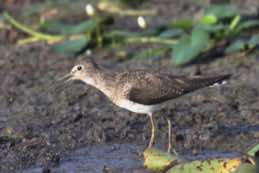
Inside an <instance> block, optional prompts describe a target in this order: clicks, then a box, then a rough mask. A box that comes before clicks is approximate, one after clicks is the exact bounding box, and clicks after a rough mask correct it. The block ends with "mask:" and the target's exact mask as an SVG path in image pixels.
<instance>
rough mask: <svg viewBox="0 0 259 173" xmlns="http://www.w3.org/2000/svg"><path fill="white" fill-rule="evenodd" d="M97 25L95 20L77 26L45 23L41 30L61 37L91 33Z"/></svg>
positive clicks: (56, 22) (53, 22)
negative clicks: (61, 35) (58, 34)
mask: <svg viewBox="0 0 259 173" xmlns="http://www.w3.org/2000/svg"><path fill="white" fill-rule="evenodd" d="M97 25H98V22H97V21H96V20H87V21H84V22H81V23H79V24H66V23H63V22H60V21H50V22H48V21H46V22H44V23H43V25H42V26H41V29H44V30H46V31H47V32H52V33H60V34H63V35H73V34H79V33H85V32H92V31H93V30H94V29H95V28H96V27H97Z"/></svg>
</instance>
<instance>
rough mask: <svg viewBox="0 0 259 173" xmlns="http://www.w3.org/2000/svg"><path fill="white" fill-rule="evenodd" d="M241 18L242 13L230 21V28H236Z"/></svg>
mask: <svg viewBox="0 0 259 173" xmlns="http://www.w3.org/2000/svg"><path fill="white" fill-rule="evenodd" d="M240 19H241V16H240V15H237V16H235V17H234V18H233V19H232V21H231V22H230V25H229V29H230V30H234V29H235V28H236V27H237V25H238V23H239V22H240Z"/></svg>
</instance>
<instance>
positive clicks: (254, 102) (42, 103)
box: [0, 45, 259, 172]
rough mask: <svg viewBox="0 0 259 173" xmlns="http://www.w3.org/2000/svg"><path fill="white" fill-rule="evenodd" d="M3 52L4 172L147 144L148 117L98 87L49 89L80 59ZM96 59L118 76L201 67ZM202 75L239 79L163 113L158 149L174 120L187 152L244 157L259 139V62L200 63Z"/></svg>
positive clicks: (22, 50) (177, 143)
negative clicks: (75, 153) (105, 148)
mask: <svg viewBox="0 0 259 173" xmlns="http://www.w3.org/2000/svg"><path fill="white" fill-rule="evenodd" d="M0 51H1V52H3V53H2V55H1V61H0V78H1V85H0V86H1V88H0V89H1V94H0V97H1V103H0V129H1V134H0V163H1V164H0V165H1V166H0V171H1V172H10V171H14V170H22V169H25V168H28V167H30V166H32V165H39V166H42V167H48V168H52V167H57V166H59V165H60V160H62V158H64V157H65V156H66V154H68V153H70V151H72V150H74V149H77V148H82V147H86V146H91V145H93V144H94V145H96V144H104V143H110V144H112V143H131V144H135V145H141V146H143V145H146V144H147V142H148V139H149V134H150V125H149V119H148V117H146V116H142V115H136V114H134V113H130V112H128V111H126V110H122V109H120V108H118V107H116V106H114V105H113V104H112V103H110V102H109V101H108V99H107V98H106V97H105V96H103V95H102V94H101V93H100V92H98V91H97V90H96V89H94V88H91V87H86V86H84V85H82V84H81V83H73V84H69V85H68V86H66V87H63V88H62V89H58V90H56V91H53V90H50V89H49V88H50V87H51V86H52V84H53V82H55V81H56V79H57V78H58V77H60V76H62V75H64V74H66V73H67V72H68V71H69V70H70V68H71V66H73V64H74V63H75V61H76V60H77V59H75V58H68V57H61V56H57V55H55V54H52V53H51V52H50V51H49V50H48V48H46V47H45V46H43V45H34V46H26V47H19V48H18V47H8V46H0ZM94 55H95V58H96V60H97V61H98V62H100V63H101V64H102V65H104V66H106V67H109V68H113V69H118V70H122V69H129V68H130V69H137V68H148V69H151V70H154V71H171V72H172V73H174V74H187V75H191V74H193V73H194V72H195V70H196V68H195V66H190V67H185V68H176V67H174V66H172V65H171V64H170V63H169V61H170V60H169V59H167V58H164V59H163V60H161V61H160V60H157V59H155V60H151V59H150V60H146V61H137V60H131V61H127V62H124V63H117V64H116V63H115V64H111V63H110V62H109V60H106V61H104V58H105V57H106V56H104V55H103V53H100V52H99V53H98V52H94ZM201 70H202V72H203V74H204V75H206V74H222V73H231V74H233V76H232V78H231V80H230V81H229V82H228V83H227V84H226V85H223V86H220V87H213V88H205V89H202V90H199V91H197V92H195V93H192V94H189V95H186V96H183V97H181V98H179V99H176V100H174V101H172V102H170V103H168V105H167V107H166V108H165V109H163V110H162V111H161V112H158V113H157V114H156V115H155V118H156V120H157V122H158V128H159V138H158V139H157V140H159V142H158V143H159V146H158V147H160V148H165V147H166V144H167V125H166V120H165V116H168V117H170V118H171V120H172V124H173V128H172V132H173V136H172V142H173V146H174V147H175V149H176V150H177V151H178V152H179V153H181V154H190V153H192V154H197V153H200V152H202V151H204V150H213V151H234V152H237V151H245V150H246V149H247V148H248V146H250V145H252V144H253V143H254V142H258V139H259V128H258V126H259V97H258V95H259V88H258V86H259V80H258V75H259V62H258V60H257V59H252V58H248V57H247V58H238V57H229V58H224V59H218V60H217V61H214V62H212V63H210V64H207V65H205V64H204V65H201ZM122 157H123V156H122Z"/></svg>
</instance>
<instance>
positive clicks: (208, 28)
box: [196, 24, 228, 33]
mask: <svg viewBox="0 0 259 173" xmlns="http://www.w3.org/2000/svg"><path fill="white" fill-rule="evenodd" d="M196 27H198V28H201V29H203V30H205V31H207V32H210V33H218V32H220V31H224V30H225V29H227V28H228V26H227V25H224V24H216V25H202V24H200V25H197V26H196Z"/></svg>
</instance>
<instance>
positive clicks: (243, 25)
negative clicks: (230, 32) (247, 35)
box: [236, 20, 259, 31]
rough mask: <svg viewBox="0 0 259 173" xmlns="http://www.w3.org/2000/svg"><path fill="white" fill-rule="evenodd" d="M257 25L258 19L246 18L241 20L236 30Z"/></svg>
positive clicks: (258, 23)
mask: <svg viewBox="0 0 259 173" xmlns="http://www.w3.org/2000/svg"><path fill="white" fill-rule="evenodd" d="M258 26H259V21H258V20H247V21H241V22H240V23H239V25H238V26H237V28H236V30H237V31H242V30H245V29H250V28H254V27H258Z"/></svg>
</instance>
